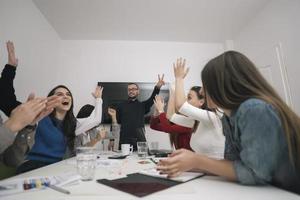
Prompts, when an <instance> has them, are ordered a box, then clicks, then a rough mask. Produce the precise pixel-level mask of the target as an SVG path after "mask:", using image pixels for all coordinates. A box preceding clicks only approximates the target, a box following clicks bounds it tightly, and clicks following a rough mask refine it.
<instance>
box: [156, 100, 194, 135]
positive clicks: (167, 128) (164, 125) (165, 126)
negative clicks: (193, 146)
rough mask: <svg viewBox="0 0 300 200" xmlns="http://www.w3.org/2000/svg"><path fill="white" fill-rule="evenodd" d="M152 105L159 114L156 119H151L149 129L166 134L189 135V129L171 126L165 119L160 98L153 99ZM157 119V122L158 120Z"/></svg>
mask: <svg viewBox="0 0 300 200" xmlns="http://www.w3.org/2000/svg"><path fill="white" fill-rule="evenodd" d="M154 105H155V108H156V110H157V111H158V113H159V116H158V117H153V118H152V119H151V123H150V127H151V128H152V129H154V130H158V131H163V132H166V133H176V134H178V133H179V134H180V133H183V134H185V133H189V132H191V130H192V129H191V128H187V127H183V126H180V125H177V124H171V123H170V122H169V120H168V119H167V117H166V113H165V112H164V101H163V99H162V98H161V97H160V96H156V97H155V101H154ZM158 119H159V120H158Z"/></svg>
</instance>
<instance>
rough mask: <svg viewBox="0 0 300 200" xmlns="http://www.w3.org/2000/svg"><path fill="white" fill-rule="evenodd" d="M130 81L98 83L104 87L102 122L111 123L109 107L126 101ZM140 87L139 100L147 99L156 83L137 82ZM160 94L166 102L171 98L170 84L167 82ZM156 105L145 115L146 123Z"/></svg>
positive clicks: (114, 106)
mask: <svg viewBox="0 0 300 200" xmlns="http://www.w3.org/2000/svg"><path fill="white" fill-rule="evenodd" d="M128 83H129V82H98V85H100V86H102V87H104V89H103V94H102V99H103V111H102V112H103V113H102V123H104V124H110V123H111V118H110V116H109V115H108V113H107V109H108V107H112V108H116V107H117V106H118V104H119V103H121V102H122V101H126V100H127V99H128V94H127V85H128ZM135 83H136V84H137V85H138V86H139V88H140V94H139V97H138V100H139V101H145V100H147V99H148V98H149V97H150V96H151V94H152V91H153V89H154V86H155V85H156V83H155V82H135ZM159 95H161V96H162V97H163V98H164V100H165V102H166V103H167V102H168V100H169V84H168V83H166V84H165V85H164V86H163V87H162V88H161V90H160V93H159ZM154 108H155V107H154V105H153V106H152V108H151V110H150V112H149V113H147V114H146V115H145V123H149V121H150V116H151V115H152V114H153V112H154Z"/></svg>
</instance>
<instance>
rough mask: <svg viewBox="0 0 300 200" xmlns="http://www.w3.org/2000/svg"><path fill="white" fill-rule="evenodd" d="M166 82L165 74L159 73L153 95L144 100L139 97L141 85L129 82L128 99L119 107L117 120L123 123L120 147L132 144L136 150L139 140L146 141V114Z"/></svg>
mask: <svg viewBox="0 0 300 200" xmlns="http://www.w3.org/2000/svg"><path fill="white" fill-rule="evenodd" d="M164 84H165V82H164V75H162V77H160V76H159V75H158V82H157V83H156V85H155V87H154V90H153V92H152V94H151V96H150V97H149V98H148V99H147V100H146V101H142V102H140V101H139V100H138V99H137V97H138V95H139V92H140V90H139V86H138V85H137V84H136V83H129V84H128V86H127V93H128V100H127V101H124V102H122V103H121V104H120V105H119V106H118V108H117V120H118V123H120V124H121V130H120V141H119V149H120V148H121V144H130V145H132V146H133V150H136V149H137V142H144V141H146V137H145V122H144V115H145V114H147V113H148V112H149V111H150V108H151V106H152V105H153V100H154V98H155V96H156V95H157V94H158V93H159V91H160V88H161V87H162V86H163V85H164Z"/></svg>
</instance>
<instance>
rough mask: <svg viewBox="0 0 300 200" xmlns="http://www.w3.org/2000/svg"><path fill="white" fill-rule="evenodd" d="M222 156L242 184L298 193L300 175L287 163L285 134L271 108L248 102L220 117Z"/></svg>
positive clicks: (249, 100)
mask: <svg viewBox="0 0 300 200" xmlns="http://www.w3.org/2000/svg"><path fill="white" fill-rule="evenodd" d="M222 124H223V132H224V135H225V138H226V142H225V152H224V157H225V159H226V160H231V161H233V167H234V171H235V173H236V177H237V180H238V181H239V182H240V183H242V184H247V185H255V184H272V185H275V186H278V187H281V188H284V189H288V190H291V191H294V192H297V193H299V192H300V181H299V172H297V171H296V170H295V169H294V167H293V165H292V164H291V162H290V160H289V154H288V146H287V141H286V137H285V133H284V130H283V127H282V124H281V120H280V118H279V115H278V113H277V112H276V110H275V109H274V107H273V106H272V105H270V104H268V103H266V102H265V101H262V100H259V99H254V98H252V99H248V100H246V101H244V102H243V103H242V104H241V105H240V106H239V108H238V109H237V110H236V111H234V112H233V113H232V114H231V116H230V117H227V116H223V118H222Z"/></svg>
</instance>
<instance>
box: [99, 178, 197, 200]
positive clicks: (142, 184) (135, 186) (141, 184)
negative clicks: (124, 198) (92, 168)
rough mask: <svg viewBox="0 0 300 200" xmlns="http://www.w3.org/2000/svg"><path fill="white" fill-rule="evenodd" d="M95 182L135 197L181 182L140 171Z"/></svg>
mask: <svg viewBox="0 0 300 200" xmlns="http://www.w3.org/2000/svg"><path fill="white" fill-rule="evenodd" d="M197 178H198V177H197ZM97 182H98V183H101V184H104V185H106V186H109V187H112V188H114V189H117V190H120V191H123V192H126V193H129V194H132V195H134V196H137V197H144V196H147V195H149V194H152V193H155V192H158V191H161V190H164V189H167V188H169V187H172V186H175V185H178V184H182V183H183V182H180V181H174V180H170V179H163V178H157V177H153V176H148V175H145V174H140V173H133V174H128V175H127V177H124V178H120V179H115V180H108V179H99V180H97Z"/></svg>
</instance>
